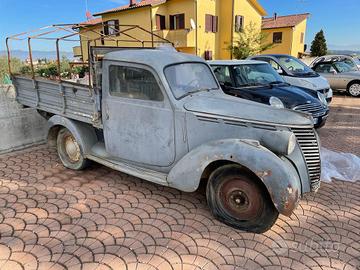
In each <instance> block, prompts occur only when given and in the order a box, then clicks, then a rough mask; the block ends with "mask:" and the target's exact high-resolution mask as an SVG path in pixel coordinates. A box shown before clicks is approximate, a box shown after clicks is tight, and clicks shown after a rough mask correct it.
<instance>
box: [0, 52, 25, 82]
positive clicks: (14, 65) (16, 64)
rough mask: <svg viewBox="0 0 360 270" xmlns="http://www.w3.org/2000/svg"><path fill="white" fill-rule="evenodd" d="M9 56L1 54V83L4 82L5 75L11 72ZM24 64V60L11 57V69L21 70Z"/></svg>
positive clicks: (15, 71) (14, 70)
mask: <svg viewBox="0 0 360 270" xmlns="http://www.w3.org/2000/svg"><path fill="white" fill-rule="evenodd" d="M7 59H8V58H7V56H0V84H1V83H3V81H4V79H5V76H6V75H8V74H9V66H8V60H7ZM21 66H22V62H21V60H20V59H18V58H11V69H12V72H14V73H17V72H19V70H20V68H21Z"/></svg>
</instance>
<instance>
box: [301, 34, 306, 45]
mask: <svg viewBox="0 0 360 270" xmlns="http://www.w3.org/2000/svg"><path fill="white" fill-rule="evenodd" d="M304 38H305V34H304V33H301V36H300V43H304Z"/></svg>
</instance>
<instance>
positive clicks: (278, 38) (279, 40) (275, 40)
mask: <svg viewBox="0 0 360 270" xmlns="http://www.w3.org/2000/svg"><path fill="white" fill-rule="evenodd" d="M273 43H282V32H275V33H274V34H273Z"/></svg>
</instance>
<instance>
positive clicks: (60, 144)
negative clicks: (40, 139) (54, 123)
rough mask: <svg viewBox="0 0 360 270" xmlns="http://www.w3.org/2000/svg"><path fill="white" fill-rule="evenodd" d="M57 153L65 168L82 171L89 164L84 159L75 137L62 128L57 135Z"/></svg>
mask: <svg viewBox="0 0 360 270" xmlns="http://www.w3.org/2000/svg"><path fill="white" fill-rule="evenodd" d="M57 151H58V154H59V157H60V160H61V161H62V163H63V164H64V166H65V167H66V168H69V169H72V170H82V169H84V168H86V167H87V166H88V165H89V164H90V161H89V160H87V159H85V158H84V156H83V153H82V152H81V149H80V145H79V144H78V142H77V141H76V139H75V137H74V136H73V134H72V133H71V132H70V131H69V130H68V129H66V128H62V129H61V130H60V131H59V133H58V136H57Z"/></svg>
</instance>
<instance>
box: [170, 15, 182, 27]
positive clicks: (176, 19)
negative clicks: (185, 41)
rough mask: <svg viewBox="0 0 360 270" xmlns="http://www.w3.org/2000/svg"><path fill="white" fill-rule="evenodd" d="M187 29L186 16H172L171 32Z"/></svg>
mask: <svg viewBox="0 0 360 270" xmlns="http://www.w3.org/2000/svg"><path fill="white" fill-rule="evenodd" d="M176 29H185V14H176V15H170V30H176Z"/></svg>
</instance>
